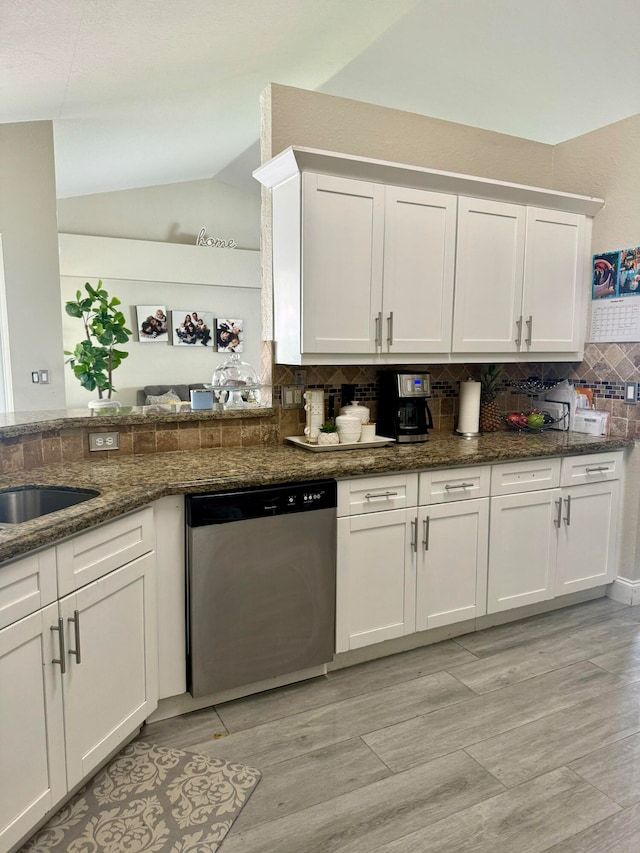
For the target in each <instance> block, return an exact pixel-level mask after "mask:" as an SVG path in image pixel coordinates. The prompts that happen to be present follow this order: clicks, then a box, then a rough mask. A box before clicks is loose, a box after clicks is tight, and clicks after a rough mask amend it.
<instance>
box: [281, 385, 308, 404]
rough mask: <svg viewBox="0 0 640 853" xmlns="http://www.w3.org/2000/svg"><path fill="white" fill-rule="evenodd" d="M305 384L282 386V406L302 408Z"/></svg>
mask: <svg viewBox="0 0 640 853" xmlns="http://www.w3.org/2000/svg"><path fill="white" fill-rule="evenodd" d="M303 393H304V385H283V386H282V408H283V409H301V408H302V407H303V406H304V399H303V397H302V395H303Z"/></svg>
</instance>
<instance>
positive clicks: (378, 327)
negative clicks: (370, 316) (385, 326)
mask: <svg viewBox="0 0 640 853" xmlns="http://www.w3.org/2000/svg"><path fill="white" fill-rule="evenodd" d="M375 346H376V349H377V348H378V347H381V346H382V311H378V316H377V317H376V341H375Z"/></svg>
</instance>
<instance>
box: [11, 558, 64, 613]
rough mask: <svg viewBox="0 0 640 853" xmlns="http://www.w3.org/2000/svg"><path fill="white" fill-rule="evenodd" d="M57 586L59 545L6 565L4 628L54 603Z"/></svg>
mask: <svg viewBox="0 0 640 853" xmlns="http://www.w3.org/2000/svg"><path fill="white" fill-rule="evenodd" d="M57 589H58V584H57V580H56V550H55V548H48V549H47V550H46V551H40V552H39V553H38V554H29V556H28V557H23V558H22V559H20V560H16V561H15V562H14V563H9V564H7V565H4V566H2V571H1V572H0V628H5V627H6V626H7V625H10V624H11V623H12V622H17V621H18V619H22V617H23V616H28V615H29V613H35V612H36V610H40V608H42V607H46V605H47V604H51V602H52V601H55V600H56V598H57V597H58V595H57Z"/></svg>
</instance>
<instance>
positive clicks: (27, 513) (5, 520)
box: [0, 486, 100, 524]
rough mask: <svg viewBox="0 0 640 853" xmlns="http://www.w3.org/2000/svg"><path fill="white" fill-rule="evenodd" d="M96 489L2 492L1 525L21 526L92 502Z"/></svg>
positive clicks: (34, 488)
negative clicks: (35, 519)
mask: <svg viewBox="0 0 640 853" xmlns="http://www.w3.org/2000/svg"><path fill="white" fill-rule="evenodd" d="M99 494H100V492H97V491H95V489H67V488H61V487H59V486H24V487H23V488H18V489H9V490H8V491H6V492H0V524H20V522H22V521H31V520H32V519H34V518H40V516H42V515H48V514H49V513H50V512H56V511H57V510H59V509H67V507H70V506H75V505H76V504H80V503H83V502H84V501H88V500H91V498H95V497H97V496H98V495H99Z"/></svg>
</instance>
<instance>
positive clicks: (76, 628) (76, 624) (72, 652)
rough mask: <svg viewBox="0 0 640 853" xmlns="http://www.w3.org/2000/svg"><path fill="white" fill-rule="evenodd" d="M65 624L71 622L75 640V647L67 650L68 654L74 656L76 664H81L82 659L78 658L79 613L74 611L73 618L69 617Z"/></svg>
mask: <svg viewBox="0 0 640 853" xmlns="http://www.w3.org/2000/svg"><path fill="white" fill-rule="evenodd" d="M67 622H73V630H74V634H75V640H76V647H75V649H69V654H70V655H75V656H76V663H82V657H81V656H80V611H79V610H74V611H73V616H70V617H69V618H68V619H67Z"/></svg>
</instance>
